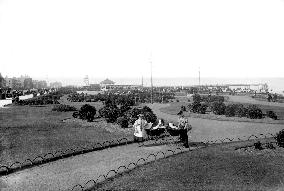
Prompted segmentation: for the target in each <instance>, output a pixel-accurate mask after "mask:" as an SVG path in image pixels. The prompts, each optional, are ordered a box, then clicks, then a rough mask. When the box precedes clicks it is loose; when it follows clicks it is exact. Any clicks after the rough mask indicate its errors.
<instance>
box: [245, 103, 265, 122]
mask: <svg viewBox="0 0 284 191" xmlns="http://www.w3.org/2000/svg"><path fill="white" fill-rule="evenodd" d="M247 117H248V118H250V119H261V118H262V117H263V114H262V111H261V109H260V108H258V107H257V106H255V105H250V106H248V111H247Z"/></svg>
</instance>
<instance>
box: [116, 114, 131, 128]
mask: <svg viewBox="0 0 284 191" xmlns="http://www.w3.org/2000/svg"><path fill="white" fill-rule="evenodd" d="M116 122H117V124H118V125H120V127H122V128H128V120H127V118H126V117H124V116H123V117H119V118H117V120H116Z"/></svg>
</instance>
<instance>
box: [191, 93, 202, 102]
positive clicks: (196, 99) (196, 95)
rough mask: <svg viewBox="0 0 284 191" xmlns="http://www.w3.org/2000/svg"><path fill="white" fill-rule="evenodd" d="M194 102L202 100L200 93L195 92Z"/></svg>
mask: <svg viewBox="0 0 284 191" xmlns="http://www.w3.org/2000/svg"><path fill="white" fill-rule="evenodd" d="M192 99H193V102H195V103H200V102H201V96H200V95H199V94H194V95H193V96H192Z"/></svg>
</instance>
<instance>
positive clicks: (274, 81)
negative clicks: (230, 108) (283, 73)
mask: <svg viewBox="0 0 284 191" xmlns="http://www.w3.org/2000/svg"><path fill="white" fill-rule="evenodd" d="M83 78H84V76H82V78H78V77H76V78H49V79H45V78H35V79H39V80H47V81H48V82H55V81H60V82H62V84H63V85H64V86H66V85H75V86H83V85H84V81H83ZM106 78H109V79H111V80H112V81H114V82H115V84H118V85H141V84H142V76H141V77H137V78H117V77H116V78H115V77H114V78H111V77H106ZM106 78H94V77H92V76H89V83H90V84H98V83H100V82H101V81H103V80H104V79H106ZM259 83H267V85H268V87H269V89H270V90H271V89H272V90H273V92H277V93H281V94H283V91H284V85H283V84H284V78H280V77H276V78H217V77H210V78H209V77H207V78H205V77H204V78H201V81H200V84H201V85H217V84H218V85H224V84H259ZM198 84H199V82H198V78H193V77H189V78H186V77H181V78H178V77H176V78H173V77H172V78H155V77H154V78H153V85H154V86H195V85H198ZM143 85H144V86H146V87H147V86H150V78H149V77H143Z"/></svg>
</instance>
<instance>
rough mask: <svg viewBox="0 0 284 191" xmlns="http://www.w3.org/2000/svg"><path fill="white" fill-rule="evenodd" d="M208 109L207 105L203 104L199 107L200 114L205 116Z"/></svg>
mask: <svg viewBox="0 0 284 191" xmlns="http://www.w3.org/2000/svg"><path fill="white" fill-rule="evenodd" d="M207 107H208V105H207V104H201V105H200V106H199V109H198V113H201V114H205V113H206V110H207Z"/></svg>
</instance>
